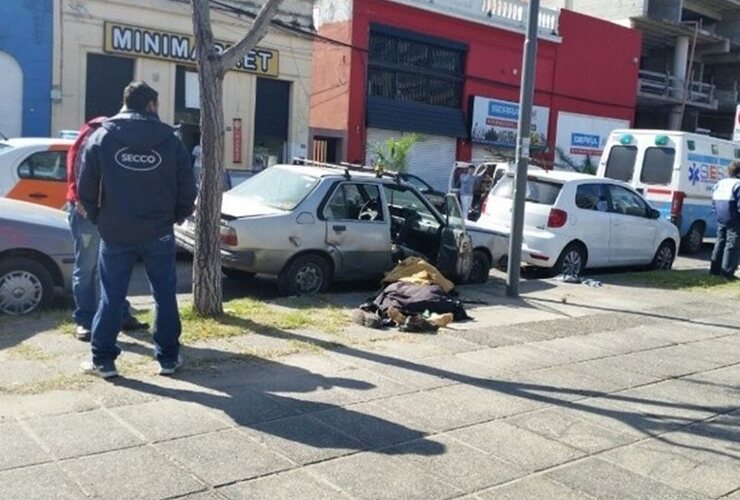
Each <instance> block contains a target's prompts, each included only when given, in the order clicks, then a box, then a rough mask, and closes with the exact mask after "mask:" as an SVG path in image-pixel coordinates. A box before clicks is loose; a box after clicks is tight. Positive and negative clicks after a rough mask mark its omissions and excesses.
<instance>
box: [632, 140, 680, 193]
mask: <svg viewBox="0 0 740 500" xmlns="http://www.w3.org/2000/svg"><path fill="white" fill-rule="evenodd" d="M675 159H676V150H675V149H673V148H647V149H646V150H645V159H644V160H643V161H642V172H641V173H640V180H641V181H642V182H644V183H645V184H663V185H668V184H670V183H671V180H672V179H673V163H674V160H675Z"/></svg>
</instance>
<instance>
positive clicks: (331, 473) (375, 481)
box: [310, 453, 462, 500]
mask: <svg viewBox="0 0 740 500" xmlns="http://www.w3.org/2000/svg"><path fill="white" fill-rule="evenodd" d="M310 472H311V473H314V474H317V475H318V476H321V477H323V478H324V479H326V480H327V481H328V482H330V483H331V484H334V485H336V486H338V487H339V488H340V489H341V490H342V491H343V492H345V493H347V494H348V495H349V496H351V497H354V498H364V499H369V500H384V499H387V500H396V499H399V498H403V499H405V500H413V499H419V500H427V499H430V498H434V499H440V500H441V499H445V498H452V497H455V496H458V495H460V494H461V493H462V491H460V490H459V489H457V488H455V487H454V486H452V485H450V484H448V483H446V482H443V481H441V480H439V479H437V478H436V477H434V476H432V475H430V474H427V473H425V472H423V471H421V470H419V469H418V468H416V467H414V466H412V465H411V463H409V461H408V460H402V459H399V458H396V457H395V456H390V455H379V454H375V453H360V454H357V455H352V456H351V457H345V458H340V459H337V460H331V461H328V462H322V463H320V464H316V465H313V466H311V467H310Z"/></svg>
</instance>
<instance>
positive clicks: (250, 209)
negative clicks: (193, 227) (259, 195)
mask: <svg viewBox="0 0 740 500" xmlns="http://www.w3.org/2000/svg"><path fill="white" fill-rule="evenodd" d="M221 213H222V214H223V215H226V216H231V217H236V218H240V217H256V216H258V215H273V214H281V213H283V210H280V209H278V208H272V207H268V206H265V205H263V204H262V203H260V202H258V201H257V200H255V199H253V198H243V197H241V196H234V195H230V194H228V193H224V195H223V202H222V203H221Z"/></svg>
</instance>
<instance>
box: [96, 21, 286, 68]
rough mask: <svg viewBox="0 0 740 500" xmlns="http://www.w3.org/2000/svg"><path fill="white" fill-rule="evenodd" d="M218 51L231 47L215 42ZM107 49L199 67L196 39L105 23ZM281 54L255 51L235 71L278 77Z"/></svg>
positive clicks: (263, 50)
mask: <svg viewBox="0 0 740 500" xmlns="http://www.w3.org/2000/svg"><path fill="white" fill-rule="evenodd" d="M214 44H215V45H216V49H217V50H218V51H219V52H223V51H225V50H226V49H228V48H229V47H231V45H233V44H231V43H227V42H219V41H216V42H214ZM103 49H104V50H105V52H108V53H111V54H125V55H136V56H141V57H149V58H153V59H164V60H167V61H173V62H183V63H190V64H195V37H194V36H193V35H186V34H182V33H173V32H170V31H163V30H157V29H153V28H143V27H141V26H130V25H126V24H118V23H110V22H106V23H105V37H104V44H103ZM279 56H280V54H279V52H278V51H277V50H272V49H263V48H259V47H255V48H254V49H252V50H250V51H249V52H248V53H247V55H246V56H244V57H243V58H242V59H241V60H240V61H239V62H238V63H237V65H236V67H235V68H234V69H235V70H237V71H244V72H247V73H255V74H258V75H260V76H273V77H276V76H278V68H279Z"/></svg>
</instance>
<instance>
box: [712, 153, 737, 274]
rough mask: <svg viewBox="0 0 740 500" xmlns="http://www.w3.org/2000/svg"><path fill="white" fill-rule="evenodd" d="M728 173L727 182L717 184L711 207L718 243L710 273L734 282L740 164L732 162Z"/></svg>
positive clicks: (725, 180)
mask: <svg viewBox="0 0 740 500" xmlns="http://www.w3.org/2000/svg"><path fill="white" fill-rule="evenodd" d="M727 173H728V176H727V178H725V179H722V180H721V181H719V182H718V183H717V185H716V186H715V187H714V193H713V194H712V207H713V208H714V212H715V214H716V215H717V242H716V243H715V244H714V251H713V252H712V265H711V267H710V269H709V272H710V273H711V274H715V275H718V276H719V275H721V276H724V277H725V278H728V279H735V271H736V270H737V263H738V256H739V254H740V162H737V161H735V162H733V163H732V164H731V165H730V167H729V169H728V172H727Z"/></svg>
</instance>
